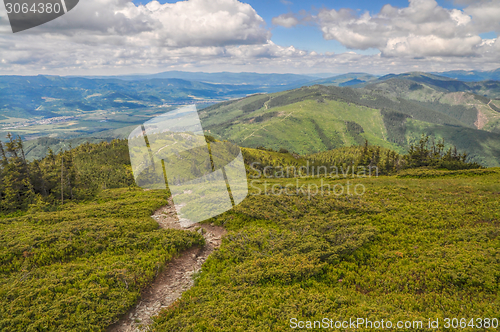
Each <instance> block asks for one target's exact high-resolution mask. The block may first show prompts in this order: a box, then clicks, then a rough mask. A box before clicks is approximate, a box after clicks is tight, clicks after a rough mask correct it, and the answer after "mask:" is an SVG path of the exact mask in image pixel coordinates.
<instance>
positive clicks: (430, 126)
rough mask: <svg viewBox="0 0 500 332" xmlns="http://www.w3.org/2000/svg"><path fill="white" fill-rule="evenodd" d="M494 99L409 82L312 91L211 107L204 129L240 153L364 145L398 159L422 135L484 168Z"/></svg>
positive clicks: (496, 118)
mask: <svg viewBox="0 0 500 332" xmlns="http://www.w3.org/2000/svg"><path fill="white" fill-rule="evenodd" d="M497 103H498V101H496V100H491V99H489V98H485V97H480V96H478V95H474V94H469V93H465V92H457V93H452V92H445V91H441V90H436V89H434V88H432V87H430V86H424V85H422V84H419V83H416V82H412V81H409V80H386V81H384V83H380V84H375V85H373V86H371V87H370V89H368V87H367V88H366V89H353V88H340V87H334V86H330V87H326V86H320V85H317V86H312V87H303V88H300V89H296V90H292V91H285V92H280V93H275V94H268V95H254V96H250V97H247V98H244V99H239V100H235V101H229V102H225V103H221V104H216V105H213V106H211V107H208V108H205V109H203V110H202V111H201V112H200V117H201V119H202V123H203V125H204V128H205V129H207V130H208V131H209V132H210V134H211V135H214V136H216V137H217V138H220V139H229V140H231V141H233V142H236V143H237V144H239V145H241V146H245V147H252V148H255V147H258V146H264V147H266V148H272V149H274V150H278V149H280V148H285V149H287V150H289V151H292V152H296V153H299V154H311V153H316V152H319V151H327V150H332V149H336V148H340V147H346V146H347V147H348V146H359V145H362V144H363V143H364V141H365V140H368V142H369V143H370V144H371V145H377V146H381V147H385V148H389V149H392V150H395V151H396V152H398V153H404V152H405V151H406V150H407V149H408V148H409V146H410V145H411V144H415V143H417V142H418V141H419V139H420V137H421V136H422V134H424V135H429V136H431V137H432V138H434V139H435V140H440V139H444V140H445V141H446V142H447V144H449V145H450V146H452V145H455V146H457V147H458V149H459V150H462V151H466V152H467V153H468V154H469V156H470V158H471V159H472V160H474V161H476V162H478V163H481V164H483V165H488V166H498V165H500V132H498V130H499V129H498V128H499V127H498V126H499V124H500V113H498V112H497V111H495V109H496V107H497V106H496V105H497Z"/></svg>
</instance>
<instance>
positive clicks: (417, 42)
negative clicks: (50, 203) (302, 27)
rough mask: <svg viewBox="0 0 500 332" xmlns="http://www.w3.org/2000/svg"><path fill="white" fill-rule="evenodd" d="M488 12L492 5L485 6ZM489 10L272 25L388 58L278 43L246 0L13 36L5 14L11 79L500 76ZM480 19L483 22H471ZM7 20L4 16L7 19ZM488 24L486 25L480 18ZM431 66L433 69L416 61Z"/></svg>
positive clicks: (414, 6)
mask: <svg viewBox="0 0 500 332" xmlns="http://www.w3.org/2000/svg"><path fill="white" fill-rule="evenodd" d="M484 3H485V4H486V5H487V4H488V3H487V2H484ZM481 8H482V7H480V6H474V4H473V5H471V6H469V7H468V8H466V9H464V10H463V11H460V10H448V9H444V8H442V7H439V6H437V5H436V4H435V3H434V2H433V1H431V0H413V1H412V2H411V4H410V6H409V7H407V8H395V7H392V6H390V5H386V6H385V7H384V8H383V9H382V11H381V12H380V13H379V14H377V15H370V14H368V13H364V14H361V15H358V14H357V13H356V12H353V11H350V10H346V9H344V10H338V11H335V10H326V9H323V10H321V11H320V12H319V14H318V15H317V16H315V17H311V16H309V17H305V16H304V13H299V16H294V15H290V14H285V15H281V16H280V17H278V18H279V19H278V18H276V19H277V20H273V24H275V25H278V24H280V25H285V26H286V25H288V26H293V25H296V24H299V23H300V24H303V23H305V22H307V23H309V21H310V20H312V19H314V20H316V22H318V24H320V26H321V28H322V31H323V33H324V35H325V38H329V39H337V40H339V41H340V42H342V43H343V44H344V45H346V46H348V47H351V48H353V49H365V48H370V47H374V48H378V49H380V50H381V54H378V55H366V56H365V55H359V54H356V53H354V52H349V53H345V54H334V53H325V54H319V53H317V52H307V51H304V50H300V49H297V48H295V47H294V46H287V47H284V46H279V45H276V44H274V43H273V42H271V41H270V33H269V30H267V29H266V28H265V22H264V20H263V19H262V18H261V17H260V16H259V15H258V14H257V13H256V12H255V10H254V9H253V8H252V7H251V6H250V5H248V4H244V3H242V2H239V1H237V0H187V1H180V2H176V3H173V4H170V3H166V4H163V5H162V4H160V3H158V2H156V1H154V2H150V3H148V4H147V5H144V6H142V5H134V4H133V3H132V2H130V1H125V0H86V1H80V3H79V4H78V6H77V7H75V9H73V10H72V11H70V12H69V13H68V14H66V15H64V16H63V17H61V18H59V19H57V20H54V21H52V22H50V23H47V24H45V25H42V26H40V27H37V28H34V29H30V30H27V31H24V32H21V33H17V34H12V32H11V31H10V27H8V25H6V22H5V20H6V16H5V12H4V11H0V71H1V72H2V74H38V73H45V74H60V75H79V74H88V75H94V74H101V75H102V74H125V73H133V72H158V71H161V70H171V69H176V70H204V71H224V70H227V71H259V72H301V73H308V72H309V73H312V72H338V73H341V72H349V71H367V72H374V73H387V72H396V73H397V72H405V71H410V70H422V71H441V70H448V69H471V68H474V69H493V68H497V67H499V66H500V65H499V54H500V41H499V40H498V39H491V40H481V38H479V37H478V35H477V34H478V33H481V32H484V29H486V28H485V27H482V26H481V25H479V24H478V23H476V22H475V19H476V17H475V15H476V16H480V17H482V18H484V19H488V17H489V16H485V15H486V14H485V13H483V11H482V9H481ZM473 11H476V12H479V14H472V12H473ZM2 15H3V16H2ZM481 15H483V16H481ZM421 56H425V57H427V58H426V59H416V57H421Z"/></svg>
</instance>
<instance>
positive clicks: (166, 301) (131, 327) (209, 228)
mask: <svg viewBox="0 0 500 332" xmlns="http://www.w3.org/2000/svg"><path fill="white" fill-rule="evenodd" d="M151 217H152V218H153V219H155V220H156V221H157V222H158V224H159V225H160V227H161V228H165V229H166V228H175V229H184V230H188V231H194V229H195V227H201V228H200V229H199V230H198V232H202V233H203V236H204V238H205V242H206V245H205V246H204V247H203V248H200V247H193V248H190V249H188V250H186V251H184V252H182V253H181V255H180V256H179V257H176V258H174V259H173V260H171V261H170V262H169V263H168V265H167V266H166V267H165V268H164V269H163V271H162V272H160V274H159V275H158V276H157V277H156V279H155V281H154V282H153V284H152V285H151V286H150V287H149V288H147V289H145V290H144V291H143V293H142V294H141V299H140V300H139V302H138V303H137V305H136V306H135V307H133V308H132V309H130V310H129V311H128V312H127V313H126V314H125V315H124V316H123V317H122V318H121V319H120V320H119V321H118V322H117V323H116V324H114V325H112V326H110V327H109V328H108V329H107V332H139V331H147V329H148V325H149V324H150V323H151V322H152V320H151V317H153V316H156V315H157V314H158V313H159V312H160V310H162V309H164V308H167V307H168V306H170V305H171V304H172V303H174V301H175V300H177V299H178V298H179V297H180V296H181V295H182V293H183V292H184V291H186V290H188V289H189V288H191V287H192V286H193V284H194V281H193V274H195V273H196V272H198V271H199V270H200V269H201V266H202V265H203V263H204V262H205V260H206V259H207V257H208V256H209V255H210V254H211V253H212V252H213V251H214V249H215V248H218V247H219V246H220V244H221V237H222V236H223V235H224V234H225V230H224V228H222V227H218V226H213V225H201V224H193V223H190V222H189V221H188V220H178V218H177V214H176V211H175V208H174V205H173V203H172V200H171V199H170V200H169V204H168V205H166V206H164V207H162V208H160V209H158V210H157V211H155V213H154V214H153V215H152V216H151Z"/></svg>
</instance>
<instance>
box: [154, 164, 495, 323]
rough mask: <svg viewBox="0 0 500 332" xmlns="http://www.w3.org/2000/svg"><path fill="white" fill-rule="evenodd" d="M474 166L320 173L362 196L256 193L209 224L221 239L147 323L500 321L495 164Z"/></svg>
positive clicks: (279, 182) (281, 182) (280, 181)
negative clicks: (427, 173)
mask: <svg viewBox="0 0 500 332" xmlns="http://www.w3.org/2000/svg"><path fill="white" fill-rule="evenodd" d="M431 172H436V171H431ZM475 172H476V171H462V172H461V173H462V174H456V173H453V172H448V173H446V172H442V173H443V174H441V175H446V176H436V175H435V174H434V175H433V177H432V178H415V177H412V178H399V177H380V178H366V179H356V178H355V179H352V178H351V179H340V180H339V179H331V180H328V179H323V180H324V181H326V183H330V184H332V185H333V184H343V185H347V181H349V182H350V183H351V185H355V184H363V185H364V186H365V187H366V193H365V195H364V196H359V197H358V196H346V195H344V196H339V197H336V196H334V195H331V196H321V195H317V196H313V197H311V198H310V199H308V198H307V196H300V195H299V196H287V195H278V196H275V195H264V194H263V193H261V194H260V195H256V194H257V193H258V190H256V189H253V191H252V192H253V194H254V195H250V196H249V197H248V198H247V199H246V200H245V201H244V202H243V203H242V204H241V205H239V206H238V207H236V208H235V209H234V211H231V212H227V213H225V214H223V215H221V216H219V217H216V218H214V219H213V220H211V222H215V223H217V224H219V225H223V226H224V227H226V228H227V229H228V230H229V233H228V235H227V236H226V237H225V238H224V240H223V243H222V246H221V248H220V250H219V251H217V252H215V253H214V254H213V255H212V256H211V257H210V258H209V259H208V261H207V262H206V263H205V265H204V268H203V272H202V273H201V274H200V275H199V276H198V278H197V279H196V286H195V287H194V288H192V289H190V290H189V291H187V292H186V293H184V294H183V296H182V298H181V299H180V300H179V301H177V302H176V303H175V304H174V305H172V306H171V307H170V308H168V309H167V310H164V311H163V312H162V313H161V314H160V316H159V317H158V318H157V320H156V325H154V330H155V331H288V330H290V319H291V318H297V319H298V320H302V321H317V320H319V321H320V320H322V319H323V318H324V317H327V318H329V319H333V320H349V318H353V319H355V318H357V317H362V318H367V319H370V320H381V319H384V320H386V321H387V320H391V321H393V322H394V323H395V322H396V321H398V320H403V321H407V320H408V321H413V320H422V321H423V322H424V324H426V323H427V319H428V318H433V319H439V320H440V322H441V324H443V319H444V318H447V317H448V318H453V317H457V318H462V317H463V318H466V319H468V321H469V320H470V319H471V318H477V317H482V318H490V319H491V318H496V319H500V315H499V313H498V300H499V295H500V292H499V291H500V288H499V287H500V265H499V259H500V256H499V249H500V238H499V236H500V232H499V230H498V229H499V228H498V227H499V226H500V207H499V205H498V200H499V199H500V181H499V180H500V170H499V169H496V170H489V171H488V172H486V174H482V175H478V176H477V175H475ZM445 173H446V174H445ZM465 173H467V174H466V176H464V174H465ZM288 181H290V180H286V179H278V180H268V183H269V185H272V184H275V185H283V186H284V185H286V184H287V183H288ZM300 181H301V183H305V184H308V185H309V184H311V185H312V184H313V183H314V184H320V181H321V180H320V179H301V180H300ZM293 182H295V181H293ZM255 186H258V185H255ZM260 189H261V190H264V187H263V185H261V186H260ZM312 330H317V331H319V330H320V329H312ZM440 330H443V328H442V325H441V328H440Z"/></svg>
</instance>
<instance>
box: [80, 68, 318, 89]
mask: <svg viewBox="0 0 500 332" xmlns="http://www.w3.org/2000/svg"><path fill="white" fill-rule="evenodd" d="M319 77H322V76H321V75H320V76H319ZM85 78H89V79H120V80H127V81H141V80H152V79H174V78H175V79H182V80H187V81H196V82H205V83H217V84H243V85H255V86H284V85H292V84H301V83H307V82H310V81H312V80H315V79H318V76H315V75H296V74H259V73H231V72H220V73H204V72H185V71H166V72H162V73H158V74H137V75H120V76H85Z"/></svg>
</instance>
